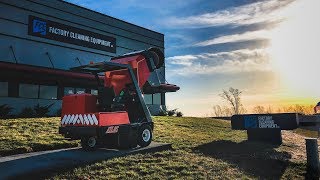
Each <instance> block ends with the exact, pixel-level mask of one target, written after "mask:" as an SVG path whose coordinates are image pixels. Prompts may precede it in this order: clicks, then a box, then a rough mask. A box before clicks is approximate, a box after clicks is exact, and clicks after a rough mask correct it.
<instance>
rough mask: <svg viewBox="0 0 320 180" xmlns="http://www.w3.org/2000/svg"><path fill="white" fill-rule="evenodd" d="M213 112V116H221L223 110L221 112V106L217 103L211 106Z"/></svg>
mask: <svg viewBox="0 0 320 180" xmlns="http://www.w3.org/2000/svg"><path fill="white" fill-rule="evenodd" d="M213 113H214V116H215V117H222V116H223V112H222V108H221V106H219V105H215V106H213Z"/></svg>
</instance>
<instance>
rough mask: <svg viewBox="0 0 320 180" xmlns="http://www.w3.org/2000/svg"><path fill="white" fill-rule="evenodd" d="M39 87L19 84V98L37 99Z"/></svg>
mask: <svg viewBox="0 0 320 180" xmlns="http://www.w3.org/2000/svg"><path fill="white" fill-rule="evenodd" d="M38 90H39V85H34V84H19V97H24V98H38Z"/></svg>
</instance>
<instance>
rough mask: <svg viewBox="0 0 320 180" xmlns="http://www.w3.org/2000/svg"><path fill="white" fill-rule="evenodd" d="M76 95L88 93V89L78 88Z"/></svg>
mask: <svg viewBox="0 0 320 180" xmlns="http://www.w3.org/2000/svg"><path fill="white" fill-rule="evenodd" d="M76 93H77V94H83V93H86V89H84V88H76Z"/></svg>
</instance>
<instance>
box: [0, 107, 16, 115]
mask: <svg viewBox="0 0 320 180" xmlns="http://www.w3.org/2000/svg"><path fill="white" fill-rule="evenodd" d="M12 109H13V108H12V107H10V106H9V105H8V104H3V105H0V118H7V117H8V115H9V114H10V112H11V111H12Z"/></svg>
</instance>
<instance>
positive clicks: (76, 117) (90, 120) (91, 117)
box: [61, 114, 99, 125]
mask: <svg viewBox="0 0 320 180" xmlns="http://www.w3.org/2000/svg"><path fill="white" fill-rule="evenodd" d="M98 123H99V122H98V119H97V117H96V115H95V114H68V115H64V116H63V118H62V120H61V125H76V124H77V125H98Z"/></svg>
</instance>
